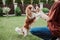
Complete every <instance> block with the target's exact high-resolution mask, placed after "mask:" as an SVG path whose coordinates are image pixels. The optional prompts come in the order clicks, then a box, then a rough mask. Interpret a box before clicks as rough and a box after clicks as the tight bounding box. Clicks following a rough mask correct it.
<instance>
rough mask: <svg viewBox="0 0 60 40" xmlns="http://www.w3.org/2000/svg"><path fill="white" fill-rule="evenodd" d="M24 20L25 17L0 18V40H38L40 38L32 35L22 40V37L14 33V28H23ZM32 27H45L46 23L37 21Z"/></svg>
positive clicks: (40, 20)
mask: <svg viewBox="0 0 60 40" xmlns="http://www.w3.org/2000/svg"><path fill="white" fill-rule="evenodd" d="M24 20H25V16H17V17H15V16H14V17H8V18H7V17H0V40H40V38H38V37H36V36H33V35H32V34H30V35H28V36H27V37H25V38H24V37H23V36H22V35H18V34H17V33H16V32H15V28H16V27H22V26H23V24H24ZM33 26H46V22H45V21H44V20H42V19H39V20H37V21H36V22H35V23H34V24H33Z"/></svg>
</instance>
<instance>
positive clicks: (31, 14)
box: [16, 5, 40, 36]
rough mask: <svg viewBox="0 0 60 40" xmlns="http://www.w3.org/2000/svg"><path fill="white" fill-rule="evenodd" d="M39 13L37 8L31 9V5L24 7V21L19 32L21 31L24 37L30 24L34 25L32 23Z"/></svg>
mask: <svg viewBox="0 0 60 40" xmlns="http://www.w3.org/2000/svg"><path fill="white" fill-rule="evenodd" d="M39 11H40V10H39V7H38V6H36V9H35V8H34V7H33V5H28V6H27V7H26V10H25V12H26V20H25V23H24V25H23V27H22V28H21V30H20V31H22V33H23V35H24V36H26V35H27V32H28V31H29V29H30V26H31V24H32V23H34V21H35V20H36V19H37V18H38V15H39V13H38V12H39ZM16 30H18V29H16Z"/></svg>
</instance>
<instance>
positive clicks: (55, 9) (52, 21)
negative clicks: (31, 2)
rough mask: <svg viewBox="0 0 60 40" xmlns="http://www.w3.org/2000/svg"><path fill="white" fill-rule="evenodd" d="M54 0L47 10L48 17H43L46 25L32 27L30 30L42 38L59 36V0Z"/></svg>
mask: <svg viewBox="0 0 60 40" xmlns="http://www.w3.org/2000/svg"><path fill="white" fill-rule="evenodd" d="M54 1H55V3H54V4H53V6H52V7H51V9H50V11H49V14H48V18H47V19H45V20H47V25H48V26H46V27H37V28H32V29H31V30H30V32H31V33H32V34H33V35H36V36H38V37H40V38H42V39H44V40H56V38H57V37H60V0H54ZM41 16H43V15H41ZM43 19H44V18H43Z"/></svg>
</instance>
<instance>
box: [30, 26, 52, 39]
mask: <svg viewBox="0 0 60 40" xmlns="http://www.w3.org/2000/svg"><path fill="white" fill-rule="evenodd" d="M30 32H31V33H32V34H33V35H36V36H38V37H40V38H42V39H44V40H49V39H50V38H51V36H52V34H51V32H50V30H49V29H48V27H35V28H31V30H30Z"/></svg>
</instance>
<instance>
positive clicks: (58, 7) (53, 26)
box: [48, 2, 60, 37]
mask: <svg viewBox="0 0 60 40" xmlns="http://www.w3.org/2000/svg"><path fill="white" fill-rule="evenodd" d="M48 16H49V17H50V20H49V21H48V27H49V29H50V30H51V32H52V34H53V35H54V36H58V37H60V2H55V3H54V4H53V6H52V7H51V10H50V12H49V14H48Z"/></svg>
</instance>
